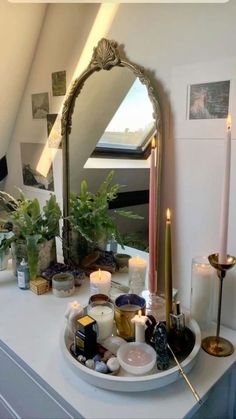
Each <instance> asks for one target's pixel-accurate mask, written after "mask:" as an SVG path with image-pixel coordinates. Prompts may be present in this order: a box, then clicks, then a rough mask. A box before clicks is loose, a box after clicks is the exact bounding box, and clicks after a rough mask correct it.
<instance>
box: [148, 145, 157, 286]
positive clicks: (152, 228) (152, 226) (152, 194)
mask: <svg viewBox="0 0 236 419" xmlns="http://www.w3.org/2000/svg"><path fill="white" fill-rule="evenodd" d="M155 217H156V143H155V139H154V138H153V139H152V144H151V156H150V182H149V282H148V289H149V291H150V292H151V293H154V292H155V291H156V220H155Z"/></svg>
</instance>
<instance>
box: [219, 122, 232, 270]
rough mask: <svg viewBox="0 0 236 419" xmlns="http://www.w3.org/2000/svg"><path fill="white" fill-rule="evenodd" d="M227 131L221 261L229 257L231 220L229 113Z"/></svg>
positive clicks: (221, 226)
mask: <svg viewBox="0 0 236 419" xmlns="http://www.w3.org/2000/svg"><path fill="white" fill-rule="evenodd" d="M226 124H227V133H226V138H225V150H224V151H225V159H224V172H223V188H222V198H221V217H220V245H219V262H220V263H225V262H226V259H227V239H228V222H229V191H230V162H231V117H230V115H228V118H227V121H226Z"/></svg>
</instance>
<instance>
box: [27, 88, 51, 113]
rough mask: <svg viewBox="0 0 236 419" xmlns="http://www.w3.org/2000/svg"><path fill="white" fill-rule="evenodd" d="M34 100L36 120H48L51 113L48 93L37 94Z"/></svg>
mask: <svg viewBox="0 0 236 419" xmlns="http://www.w3.org/2000/svg"><path fill="white" fill-rule="evenodd" d="M31 98H32V114H33V118H34V119H43V118H47V114H48V113H49V99H48V93H35V94H32V95H31Z"/></svg>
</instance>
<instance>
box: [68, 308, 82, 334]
mask: <svg viewBox="0 0 236 419" xmlns="http://www.w3.org/2000/svg"><path fill="white" fill-rule="evenodd" d="M83 315H84V309H83V307H82V306H81V305H80V303H79V302H78V301H72V303H69V304H68V306H67V310H66V312H65V317H66V319H67V326H68V328H69V330H70V331H71V332H72V333H75V332H76V324H77V319H79V318H80V317H82V316H83Z"/></svg>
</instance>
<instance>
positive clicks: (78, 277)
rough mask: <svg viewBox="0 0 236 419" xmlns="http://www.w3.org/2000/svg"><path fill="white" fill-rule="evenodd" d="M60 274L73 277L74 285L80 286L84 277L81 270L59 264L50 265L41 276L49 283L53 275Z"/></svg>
mask: <svg viewBox="0 0 236 419" xmlns="http://www.w3.org/2000/svg"><path fill="white" fill-rule="evenodd" d="M60 272H69V273H71V274H72V275H73V276H74V279H75V285H81V284H82V282H83V280H84V279H85V277H86V274H85V272H84V271H83V270H82V269H80V268H78V267H74V266H72V265H66V264H65V263H59V262H58V263H54V264H51V265H50V266H49V267H48V268H47V269H46V270H45V271H43V272H42V274H41V276H42V277H43V278H45V279H47V280H48V281H50V282H51V280H52V277H53V275H55V274H57V273H60Z"/></svg>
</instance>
